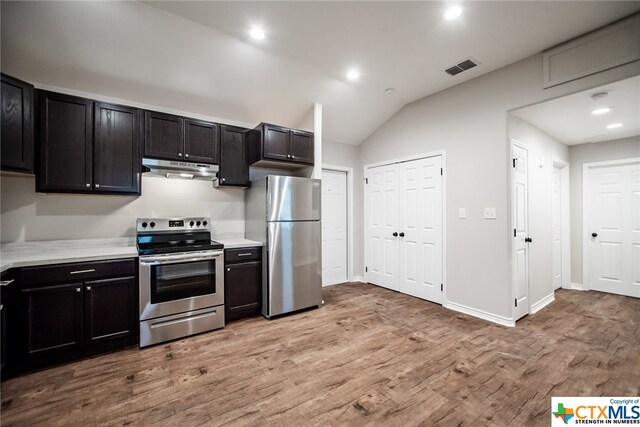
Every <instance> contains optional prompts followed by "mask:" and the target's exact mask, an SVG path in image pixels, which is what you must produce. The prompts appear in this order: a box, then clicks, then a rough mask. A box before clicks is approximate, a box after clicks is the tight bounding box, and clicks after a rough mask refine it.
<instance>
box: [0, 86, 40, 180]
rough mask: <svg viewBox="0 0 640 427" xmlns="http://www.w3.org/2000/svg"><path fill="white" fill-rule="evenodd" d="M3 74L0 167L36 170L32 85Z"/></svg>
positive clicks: (20, 170)
mask: <svg viewBox="0 0 640 427" xmlns="http://www.w3.org/2000/svg"><path fill="white" fill-rule="evenodd" d="M1 77H2V89H1V90H0V97H1V101H0V102H1V104H2V105H1V108H2V110H1V112H0V114H1V117H0V122H1V123H2V126H1V127H2V135H1V137H2V140H1V141H2V143H1V153H0V159H1V161H2V164H1V168H2V170H8V171H16V172H27V173H33V125H34V123H33V118H34V114H33V113H34V103H33V85H31V84H29V83H26V82H23V81H22V80H18V79H15V78H13V77H10V76H7V75H5V74H2V75H1Z"/></svg>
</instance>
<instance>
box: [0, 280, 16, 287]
mask: <svg viewBox="0 0 640 427" xmlns="http://www.w3.org/2000/svg"><path fill="white" fill-rule="evenodd" d="M14 280H15V279H11V280H3V281H2V282H0V286H7V285H10V284H12V283H13V281H14Z"/></svg>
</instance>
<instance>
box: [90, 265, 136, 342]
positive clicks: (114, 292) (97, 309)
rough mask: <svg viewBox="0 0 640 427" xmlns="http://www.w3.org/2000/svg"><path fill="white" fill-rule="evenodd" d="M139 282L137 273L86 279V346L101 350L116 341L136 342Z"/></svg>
mask: <svg viewBox="0 0 640 427" xmlns="http://www.w3.org/2000/svg"><path fill="white" fill-rule="evenodd" d="M136 285H137V282H136V278H135V276H131V277H117V278H113V279H104V280H93V281H90V282H85V284H84V301H85V334H84V335H85V343H86V345H87V346H90V347H95V348H96V349H100V348H103V347H109V345H110V344H112V343H117V342H123V343H124V344H126V343H129V342H130V343H135V342H136V333H137V328H135V326H137V316H136V313H137V311H136V306H135V302H136V292H135V291H136Z"/></svg>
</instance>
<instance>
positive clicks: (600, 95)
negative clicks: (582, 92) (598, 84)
mask: <svg viewBox="0 0 640 427" xmlns="http://www.w3.org/2000/svg"><path fill="white" fill-rule="evenodd" d="M607 95H609V92H607V91H602V92H596V93H594V94H593V95H591V99H593V100H594V101H599V100H601V99H602V98H604V97H605V96H607Z"/></svg>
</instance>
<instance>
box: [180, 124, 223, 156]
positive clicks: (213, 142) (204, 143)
mask: <svg viewBox="0 0 640 427" xmlns="http://www.w3.org/2000/svg"><path fill="white" fill-rule="evenodd" d="M218 141H219V138H218V125H217V124H215V123H211V122H205V121H202V120H194V119H184V157H185V160H188V161H190V162H199V163H209V164H214V165H215V164H218V151H219V149H218Z"/></svg>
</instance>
